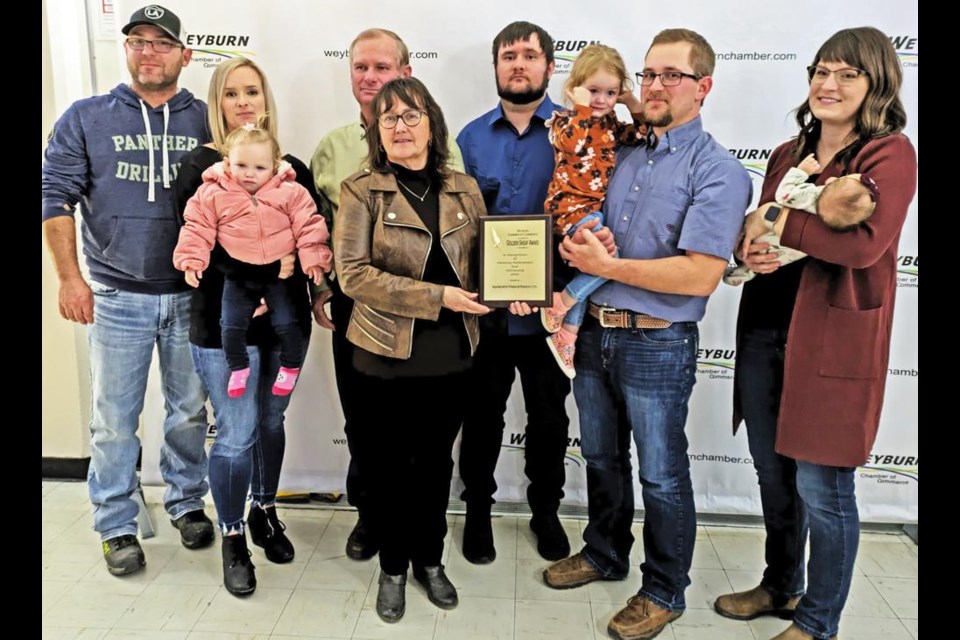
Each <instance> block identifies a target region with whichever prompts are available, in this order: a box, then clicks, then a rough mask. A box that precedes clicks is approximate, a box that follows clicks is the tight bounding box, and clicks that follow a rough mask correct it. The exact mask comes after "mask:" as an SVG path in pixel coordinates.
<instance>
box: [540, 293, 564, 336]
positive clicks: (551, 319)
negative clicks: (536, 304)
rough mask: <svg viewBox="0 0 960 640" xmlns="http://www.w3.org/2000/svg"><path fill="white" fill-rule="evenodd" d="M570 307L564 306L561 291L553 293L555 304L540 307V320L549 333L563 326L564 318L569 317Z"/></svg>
mask: <svg viewBox="0 0 960 640" xmlns="http://www.w3.org/2000/svg"><path fill="white" fill-rule="evenodd" d="M568 311H569V309H567V308H566V307H564V306H563V299H562V298H561V297H560V294H559V293H555V294H553V306H552V307H549V308H547V307H541V308H540V322H541V323H543V328H544V329H546V330H547V333H556V332H557V331H560V327H562V326H563V319H564V318H566V317H567V312H568Z"/></svg>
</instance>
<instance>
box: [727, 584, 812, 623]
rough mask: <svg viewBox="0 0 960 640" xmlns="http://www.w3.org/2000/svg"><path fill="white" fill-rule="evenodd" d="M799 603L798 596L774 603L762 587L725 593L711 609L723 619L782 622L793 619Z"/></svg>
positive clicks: (770, 595)
mask: <svg viewBox="0 0 960 640" xmlns="http://www.w3.org/2000/svg"><path fill="white" fill-rule="evenodd" d="M799 602H800V596H793V597H792V598H786V599H785V600H784V599H782V598H781V599H780V601H779V602H775V601H774V598H773V595H772V594H771V593H770V592H769V591H767V590H766V589H764V588H763V587H762V586H759V585H758V586H756V587H754V588H753V589H750V590H749V591H740V592H737V593H727V594H725V595H722V596H720V597H719V598H717V600H716V602H714V603H713V609H714V611H716V612H717V613H719V614H720V615H722V616H723V617H725V618H731V619H733V620H753V619H754V618H759V617H760V616H776V617H778V618H781V619H783V620H789V619H791V618H793V614H794V612H795V611H796V609H797V604H798V603H799Z"/></svg>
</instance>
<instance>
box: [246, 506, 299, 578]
mask: <svg viewBox="0 0 960 640" xmlns="http://www.w3.org/2000/svg"><path fill="white" fill-rule="evenodd" d="M286 528H287V527H286V525H284V524H283V523H282V522H280V518H279V517H277V508H276V507H275V506H273V505H271V506H269V507H266V508H263V507H261V506H260V505H258V504H252V505H250V513H248V514H247V530H248V531H250V542H252V543H253V544H255V545H257V546H258V547H260V548H262V549H263V551H264V553H265V554H266V556H267V560H269V561H270V562H276V563H277V564H285V563H287V562H291V561H293V553H294V552H293V543H292V542H290V539H289V538H288V537H287V536H286V535H284V533H283V532H284V531H285V530H286Z"/></svg>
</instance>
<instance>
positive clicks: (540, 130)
mask: <svg viewBox="0 0 960 640" xmlns="http://www.w3.org/2000/svg"><path fill="white" fill-rule="evenodd" d="M555 109H557V107H556V105H554V103H553V102H552V101H551V100H550V97H549V96H545V97H544V99H543V102H541V103H540V106H539V107H537V110H536V112H534V114H533V118H532V119H531V120H530V126H529V127H527V130H526V131H520V132H518V131H517V130H516V129H515V128H514V127H513V125H512V124H510V121H509V120H507V118H506V116H505V115H504V114H503V107H502V106H501V105H500V104H497V106H496V108H494V109H493V110H492V111H489V112H487V113H485V114H483V115H482V116H480V117H479V118H477V119H476V120H473V121H472V122H470V124H468V125H467V126H466V127H464V128H463V131H461V132H460V135H459V136H457V144H458V145H459V147H460V151H461V152H462V153H463V164H464V167H465V168H466V171H467V173H468V174H470V175H471V176H473V177H474V178H475V179H476V181H477V184H479V185H480V191H481V192H483V199H484V201H485V202H486V205H487V213H488V214H489V215H522V214H530V213H536V214H542V213H543V201H544V200H546V198H547V187H548V186H549V184H550V179H551V178H552V177H553V146H552V145H551V144H550V140H549V139H548V137H547V134H548V133H549V131H548V129H547V127H546V126H544V123H545V122H546V121H547V120H549V119H550V117H551V116H552V115H553V111H554V110H555ZM498 313H501V314H503V313H507V312H505V311H500V312H498ZM508 330H509V333H510V334H511V335H530V334H535V333H540V332H542V331H543V327H542V326H541V324H540V317H539V316H538V315H533V316H528V317H523V318H521V317H517V316H514V315H510V316H509V320H508Z"/></svg>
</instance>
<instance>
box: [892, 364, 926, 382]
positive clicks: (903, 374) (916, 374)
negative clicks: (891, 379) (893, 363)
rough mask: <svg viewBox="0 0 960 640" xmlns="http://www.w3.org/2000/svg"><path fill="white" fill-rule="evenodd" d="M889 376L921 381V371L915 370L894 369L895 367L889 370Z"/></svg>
mask: <svg viewBox="0 0 960 640" xmlns="http://www.w3.org/2000/svg"><path fill="white" fill-rule="evenodd" d="M887 375H888V376H896V377H899V378H917V379H918V380H919V379H920V370H919V369H914V368H910V369H894V368H893V367H890V368H889V369H887Z"/></svg>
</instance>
